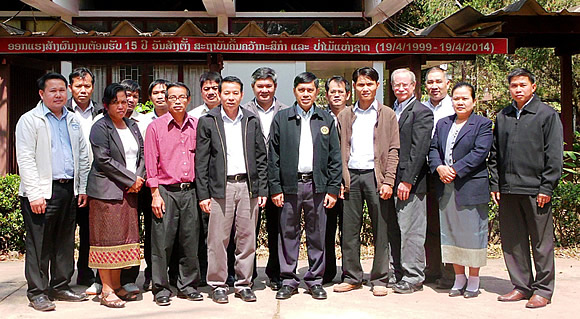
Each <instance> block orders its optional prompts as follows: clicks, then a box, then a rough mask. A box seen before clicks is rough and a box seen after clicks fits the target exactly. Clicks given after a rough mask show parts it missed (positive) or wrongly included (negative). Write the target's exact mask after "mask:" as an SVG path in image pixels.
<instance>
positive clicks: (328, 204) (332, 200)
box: [324, 194, 336, 209]
mask: <svg viewBox="0 0 580 319" xmlns="http://www.w3.org/2000/svg"><path fill="white" fill-rule="evenodd" d="M334 204H336V195H334V194H326V196H324V208H328V209H331V208H332V207H334Z"/></svg>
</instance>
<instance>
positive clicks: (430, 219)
mask: <svg viewBox="0 0 580 319" xmlns="http://www.w3.org/2000/svg"><path fill="white" fill-rule="evenodd" d="M449 84H450V81H449V79H448V77H447V73H446V72H445V71H444V70H443V69H441V68H440V67H432V68H431V69H429V70H428V71H427V74H426V75H425V86H426V88H427V92H428V93H429V100H427V101H426V102H425V103H423V104H424V105H425V106H426V107H428V108H429V109H430V110H431V111H432V112H433V130H432V133H431V136H433V133H435V126H436V125H437V122H438V121H439V120H440V119H442V118H445V117H448V116H451V115H454V114H455V110H454V109H453V103H452V102H451V97H450V96H449V94H447V91H448V90H449ZM427 175H428V176H427V190H428V191H427V237H426V238H425V257H426V264H427V265H426V267H425V281H426V282H434V281H435V282H437V288H441V289H449V288H451V287H452V286H453V281H454V273H453V266H452V265H447V266H446V267H445V266H444V265H443V264H442V263H441V235H440V228H439V201H438V200H437V196H436V194H435V192H436V191H435V185H437V182H438V179H439V175H437V174H431V173H427Z"/></svg>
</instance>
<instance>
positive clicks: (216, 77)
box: [199, 72, 222, 89]
mask: <svg viewBox="0 0 580 319" xmlns="http://www.w3.org/2000/svg"><path fill="white" fill-rule="evenodd" d="M205 81H212V82H215V83H217V84H218V85H219V84H220V83H221V82H222V76H221V74H219V73H217V72H203V73H202V74H201V76H200V77H199V88H200V89H201V88H203V84H204V83H205Z"/></svg>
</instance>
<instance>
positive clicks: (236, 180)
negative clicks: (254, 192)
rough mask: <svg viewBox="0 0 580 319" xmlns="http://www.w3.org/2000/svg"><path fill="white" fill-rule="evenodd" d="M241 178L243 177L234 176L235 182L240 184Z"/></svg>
mask: <svg viewBox="0 0 580 319" xmlns="http://www.w3.org/2000/svg"><path fill="white" fill-rule="evenodd" d="M241 178H242V175H241V174H236V175H234V181H235V182H236V183H238V182H239V181H240V179H241Z"/></svg>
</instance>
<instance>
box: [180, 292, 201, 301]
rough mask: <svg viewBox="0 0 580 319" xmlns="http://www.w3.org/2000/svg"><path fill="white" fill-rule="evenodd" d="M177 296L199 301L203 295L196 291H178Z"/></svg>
mask: <svg viewBox="0 0 580 319" xmlns="http://www.w3.org/2000/svg"><path fill="white" fill-rule="evenodd" d="M177 298H179V299H187V300H189V301H201V300H203V296H202V295H201V294H200V293H199V292H197V291H194V292H192V293H188V294H185V293H182V292H181V291H180V292H178V293H177Z"/></svg>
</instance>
